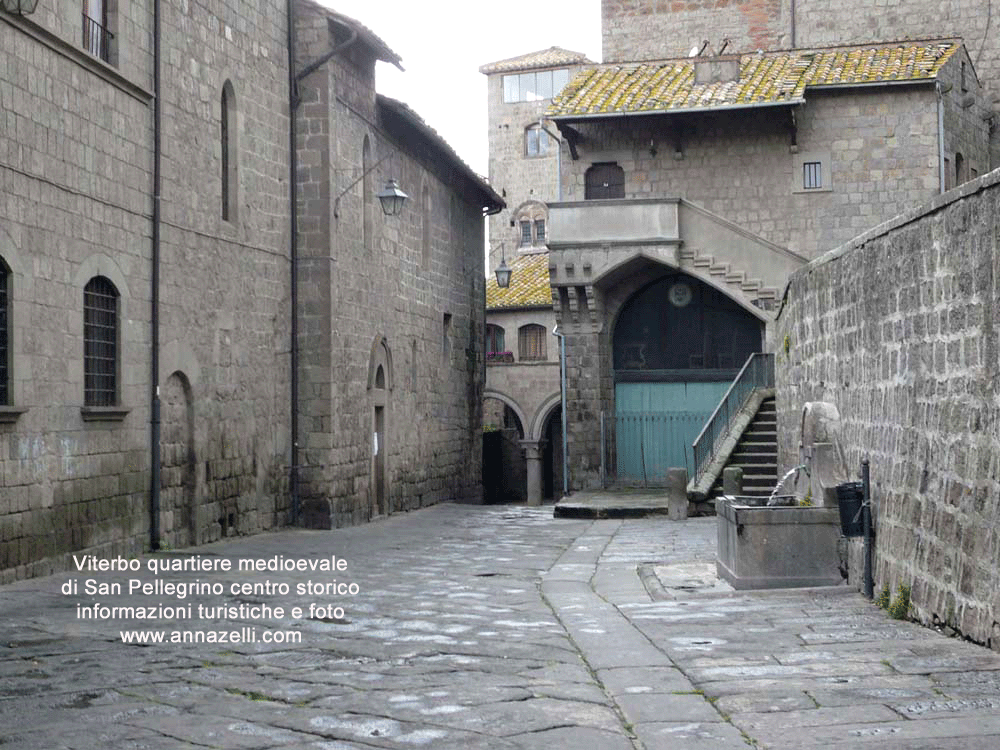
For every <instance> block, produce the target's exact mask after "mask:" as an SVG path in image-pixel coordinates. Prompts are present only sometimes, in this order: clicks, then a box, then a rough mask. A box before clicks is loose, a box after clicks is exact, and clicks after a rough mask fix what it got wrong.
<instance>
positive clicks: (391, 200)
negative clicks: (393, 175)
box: [375, 180, 410, 216]
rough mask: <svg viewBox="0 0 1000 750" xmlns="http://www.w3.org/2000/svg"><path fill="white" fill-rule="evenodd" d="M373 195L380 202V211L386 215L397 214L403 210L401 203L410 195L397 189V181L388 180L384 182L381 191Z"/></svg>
mask: <svg viewBox="0 0 1000 750" xmlns="http://www.w3.org/2000/svg"><path fill="white" fill-rule="evenodd" d="M375 197H376V198H378V202H379V203H381V204H382V213H384V214H385V215H386V216H399V214H400V212H401V211H402V210H403V204H404V203H406V199H407V198H409V197H410V196H408V195H407V194H406V193H404V192H403V191H402V190H400V189H399V183H398V182H396V181H395V180H389V181H388V182H387V183H385V188H383V189H382V191H381V192H379V193H376V194H375Z"/></svg>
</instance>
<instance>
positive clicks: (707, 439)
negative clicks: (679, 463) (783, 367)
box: [692, 354, 774, 479]
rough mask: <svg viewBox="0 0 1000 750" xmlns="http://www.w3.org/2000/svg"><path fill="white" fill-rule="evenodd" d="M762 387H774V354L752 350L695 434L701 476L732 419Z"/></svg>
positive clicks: (697, 469)
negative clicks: (755, 352)
mask: <svg viewBox="0 0 1000 750" xmlns="http://www.w3.org/2000/svg"><path fill="white" fill-rule="evenodd" d="M760 388H774V354H751V355H750V358H749V359H748V360H747V361H746V364H744V365H743V369H742V370H740V374H739V375H737V376H736V379H735V380H734V381H733V384H732V385H731V386H729V390H728V391H726V395H725V396H723V397H722V401H720V402H719V405H718V406H717V407H715V411H714V412H713V413H712V416H711V417H709V418H708V421H707V422H705V426H704V428H702V431H701V434H699V435H698V437H697V438H695V441H694V445H693V446H692V447H693V449H694V450H693V453H694V477H695V479H697V478H698V477H699V476H700V475H701V473H702V472H703V471H704V470H705V467H706V465H707V464H708V462H709V461H710V460H711V459H712V456H714V455H715V451H716V450H717V448H718V446H719V443H720V442H721V441H722V438H724V437H725V436H726V434H727V433H728V431H729V422H730V420H732V418H733V417H735V416H736V414H737V413H738V412H739V411H740V409H742V408H743V405H744V404H745V403H746V402H747V400H748V399H749V398H750V396H751V394H752V393H753V392H754V391H755V390H757V389H760Z"/></svg>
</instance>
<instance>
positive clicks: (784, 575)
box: [716, 401, 849, 589]
mask: <svg viewBox="0 0 1000 750" xmlns="http://www.w3.org/2000/svg"><path fill="white" fill-rule="evenodd" d="M799 456H800V459H801V460H800V462H799V465H798V466H796V467H795V468H793V469H791V470H790V471H789V472H788V473H787V474H785V476H784V477H782V479H781V481H780V482H778V485H777V486H776V487H775V491H774V492H772V493H771V496H770V497H769V498H768V497H750V496H746V495H724V496H723V497H722V498H720V499H719V500H717V501H716V514H717V517H718V551H717V559H716V568H717V570H718V572H719V575H720V576H721V577H723V578H725V579H726V580H727V581H729V583H730V584H731V585H732V586H733V587H734V588H736V589H767V588H791V587H800V586H835V585H839V584H842V583H843V582H844V574H843V572H842V570H843V566H842V565H841V559H840V553H839V551H838V542H839V540H840V516H839V511H838V507H837V496H836V487H837V485H838V484H841V483H843V482H845V481H848V479H849V473H848V470H847V462H846V461H845V460H844V452H843V448H842V447H841V442H840V413H839V412H838V411H837V407H836V406H835V405H833V404H830V403H826V402H821V401H814V402H810V403H807V404H806V405H805V406H804V407H803V409H802V419H801V422H800V441H799ZM793 475H794V477H795V479H794V482H793V483H792V484H791V486H790V490H791V493H790V494H778V493H779V491H780V490H781V489H782V488H783V486H784V485H785V484H786V483H787V480H789V479H791V477H792V476H793Z"/></svg>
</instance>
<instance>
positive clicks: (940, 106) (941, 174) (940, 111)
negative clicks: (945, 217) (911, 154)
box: [934, 81, 948, 193]
mask: <svg viewBox="0 0 1000 750" xmlns="http://www.w3.org/2000/svg"><path fill="white" fill-rule="evenodd" d="M934 90H935V91H936V92H937V116H938V180H939V182H940V188H941V190H940V192H942V193H943V192H944V191H945V189H946V186H947V184H948V183H947V179H948V178H947V175H946V174H945V169H944V102H943V97H944V95H943V94H942V93H941V81H937V82H936V83H935V84H934Z"/></svg>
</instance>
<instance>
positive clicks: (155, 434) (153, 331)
mask: <svg viewBox="0 0 1000 750" xmlns="http://www.w3.org/2000/svg"><path fill="white" fill-rule="evenodd" d="M160 118H161V107H160V0H153V247H152V258H151V264H152V268H151V269H150V321H149V327H150V332H149V338H150V367H149V383H150V391H151V393H150V404H149V411H150V420H149V442H150V449H151V452H152V455H151V457H150V458H151V462H152V467H151V471H150V479H149V482H150V487H149V513H150V523H149V548H150V549H151V550H153V551H154V552H155V551H156V550H158V549H159V548H160V187H161V183H162V180H161V177H160V156H161V154H160V151H161V140H160V135H161V130H160Z"/></svg>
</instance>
